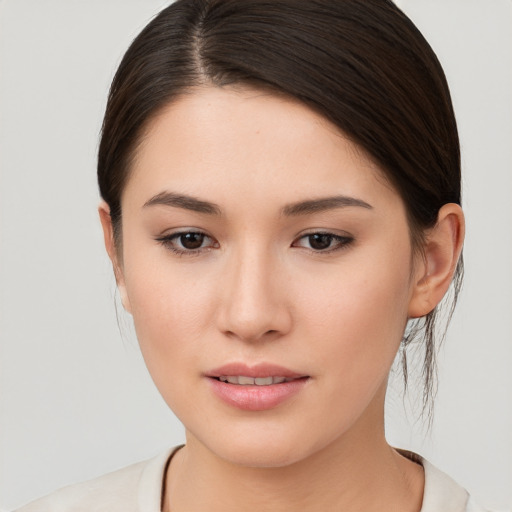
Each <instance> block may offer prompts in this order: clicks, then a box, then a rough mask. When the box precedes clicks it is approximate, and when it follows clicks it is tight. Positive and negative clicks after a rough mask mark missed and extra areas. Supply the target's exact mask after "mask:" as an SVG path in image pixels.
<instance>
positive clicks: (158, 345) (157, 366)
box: [125, 249, 214, 385]
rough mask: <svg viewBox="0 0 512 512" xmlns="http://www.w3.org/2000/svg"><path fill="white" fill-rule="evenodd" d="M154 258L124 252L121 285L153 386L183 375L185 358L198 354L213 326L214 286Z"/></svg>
mask: <svg viewBox="0 0 512 512" xmlns="http://www.w3.org/2000/svg"><path fill="white" fill-rule="evenodd" d="M155 252H157V253H159V254H158V255H157V256H156V257H155V256H153V255H151V251H146V252H143V250H140V249H139V250H137V249H135V250H132V251H131V252H130V253H129V252H128V250H126V254H129V256H128V258H126V259H125V284H126V289H127V294H128V298H129V301H130V306H131V313H132V316H133V321H134V325H135V330H136V333H137V338H138V340H139V344H140V347H141V351H142V354H143V356H144V359H145V361H146V364H147V366H148V369H149V371H150V373H151V374H152V376H153V378H154V380H155V381H156V382H157V381H159V380H160V378H166V379H168V378H169V374H170V372H172V373H173V374H174V373H175V371H181V370H182V369H183V368H184V367H186V366H184V364H185V363H186V357H187V354H194V353H195V352H196V353H199V351H200V350H201V347H200V344H201V343H203V342H204V333H205V330H207V329H208V327H209V325H210V324H211V320H210V319H211V308H212V307H213V305H212V301H211V298H212V293H213V292H212V287H213V286H214V284H213V283H212V282H211V280H208V279H205V278H204V277H202V276H201V272H200V269H198V268H197V266H195V267H194V266H192V267H194V270H192V268H191V269H190V270H187V268H186V266H185V267H184V266H179V267H177V266H176V265H171V264H170V263H169V261H168V259H167V258H166V257H165V254H164V255H163V256H162V254H161V251H155ZM157 385H158V384H157Z"/></svg>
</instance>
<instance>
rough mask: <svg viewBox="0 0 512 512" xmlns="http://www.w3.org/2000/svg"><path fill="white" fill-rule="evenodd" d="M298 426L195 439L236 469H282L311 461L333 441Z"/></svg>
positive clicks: (212, 433)
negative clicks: (306, 460)
mask: <svg viewBox="0 0 512 512" xmlns="http://www.w3.org/2000/svg"><path fill="white" fill-rule="evenodd" d="M298 423H299V425H297V424H295V428H293V427H294V425H287V426H285V425H272V424H268V423H266V424H260V425H257V426H254V425H252V426H251V427H250V428H236V427H234V426H233V428H231V429H230V431H229V434H228V435H226V431H225V430H222V431H212V430H209V432H208V433H206V436H204V437H199V436H193V437H195V441H199V442H200V443H201V444H202V445H203V446H204V447H205V448H206V449H207V450H208V451H210V452H211V453H212V454H213V455H214V456H216V457H219V458H220V459H222V460H224V461H226V462H228V463H231V464H234V465H236V466H243V467H251V468H282V467H286V466H291V465H293V464H296V463H298V462H300V461H303V460H305V459H307V458H309V457H311V456H312V455H314V454H315V453H317V452H319V451H322V449H324V448H325V447H326V446H328V445H329V444H331V443H332V442H333V441H334V439H332V438H331V437H330V436H319V437H320V438H318V437H317V436H318V434H319V433H318V432H316V434H317V436H315V432H314V430H315V429H312V428H311V427H309V428H306V427H307V425H300V422H298ZM301 426H303V427H304V428H300V427H301ZM239 427H240V426H239ZM245 427H248V426H247V425H246V426H245ZM287 427H288V428H287ZM297 427H299V428H297ZM333 437H336V436H333Z"/></svg>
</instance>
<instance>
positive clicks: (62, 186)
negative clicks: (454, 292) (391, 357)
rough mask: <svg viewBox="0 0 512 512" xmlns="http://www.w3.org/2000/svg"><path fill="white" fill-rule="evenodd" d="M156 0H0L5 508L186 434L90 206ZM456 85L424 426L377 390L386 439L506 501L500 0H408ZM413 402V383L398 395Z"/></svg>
mask: <svg viewBox="0 0 512 512" xmlns="http://www.w3.org/2000/svg"><path fill="white" fill-rule="evenodd" d="M166 3H167V2H163V1H158V0H87V1H85V0H82V1H81V0H9V1H8V0H3V1H1V0H0V66H1V68H0V172H1V174H0V177H1V182H0V336H1V345H0V415H1V416H0V429H1V430H0V508H1V507H6V508H11V507H15V506H17V505H20V504H21V503H23V502H25V501H27V500H29V499H31V498H34V497H36V496H38V495H41V494H44V493H47V492H49V491H51V490H53V489H55V488H57V487H59V486H62V485H65V484H68V483H70V482H75V481H79V480H83V479H86V478H89V477H92V476H95V475H98V474H101V473H104V472H106V471H109V470H112V469H116V468H118V467H120V466H123V465H126V464H128V463H130V462H132V461H136V460H139V459H142V458H147V457H150V456H152V455H154V454H156V453H157V452H158V451H160V450H162V449H163V448H165V447H167V446H170V445H173V444H176V443H179V442H181V441H182V440H183V429H182V427H181V426H180V424H179V422H178V421H177V420H176V419H175V418H174V417H173V415H172V414H171V413H170V412H169V411H168V409H167V407H166V406H165V404H164V403H163V401H162V399H161V398H160V397H159V395H158V393H157V392H156V390H155V389H154V387H153V385H152V383H151V381H150V378H149V376H148V374H147V372H146V370H145V368H144V366H143V363H142V362H141V359H140V355H139V352H138V348H137V344H136V341H135V339H134V336H133V334H132V332H131V329H130V322H129V318H128V319H127V318H126V317H124V316H123V315H122V314H121V324H122V326H123V331H124V333H125V334H124V340H123V339H122V338H121V336H120V334H119V330H118V326H117V323H116V314H115V308H114V302H115V301H114V289H115V287H114V280H113V277H112V273H111V270H110V266H109V262H108V261H107V258H106V256H105V254H104V250H103V246H102V238H101V233H100V227H99V223H98V221H97V215H96V205H97V202H98V195H97V191H96V182H95V155H96V148H97V134H98V131H99V128H100V123H101V117H102V113H103V108H104V104H105V100H106V94H107V89H108V86H109V83H110V80H111V78H112V75H113V72H114V70H115V67H116V65H117V64H118V63H119V60H120V58H121V55H122V53H123V51H124V50H125V49H126V48H127V46H128V44H129V42H130V41H131V40H132V38H133V37H134V36H135V35H136V34H137V32H138V31H139V30H140V29H141V28H142V27H143V26H144V25H145V24H146V22H147V21H148V20H149V18H150V17H151V16H152V15H153V14H154V13H156V12H157V11H158V10H159V9H160V8H161V7H163V6H164V4H166ZM400 3H401V5H402V6H403V8H404V10H405V12H406V13H408V14H409V16H410V17H411V18H412V19H413V21H415V23H416V24H417V25H418V26H419V28H420V29H421V30H422V31H423V32H424V34H425V35H426V37H427V39H429V41H430V42H431V44H432V46H433V47H434V49H435V50H436V52H437V53H438V56H439V58H440V60H441V61H442V63H443V65H444V66H445V70H446V73H447V76H448V79H449V82H450V84H451V87H452V92H453V97H454V103H455V109H456V112H457V117H458V121H459V126H460V135H461V141H462V149H463V163H464V173H465V179H464V196H465V200H464V204H465V209H466V214H467V223H468V237H467V242H466V245H465V258H466V265H467V267H466V268H467V274H466V282H465V289H464V292H463V295H462V298H461V301H460V304H459V308H458V311H457V313H456V315H455V318H454V321H453V325H452V328H451V330H450V332H449V335H448V341H447V343H446V344H445V345H444V348H443V350H442V352H441V359H442V364H441V375H440V376H441V386H440V391H439V395H438V399H437V410H436V418H435V423H434V427H433V430H432V431H431V433H430V434H427V435H425V433H424V431H423V430H422V428H421V426H420V425H419V424H418V423H415V422H414V417H413V416H411V415H409V416H407V415H406V414H405V413H404V410H403V407H402V402H401V399H400V397H399V395H398V394H392V395H391V397H390V400H389V409H388V412H389V419H388V437H389V439H390V442H392V443H394V444H395V445H397V446H401V447H405V448H411V449H414V450H417V451H419V452H420V453H422V454H423V455H424V456H426V457H427V458H429V459H430V460H431V461H432V462H433V463H435V464H437V465H438V466H440V467H441V468H442V469H444V470H445V471H446V472H448V473H450V474H451V475H452V476H454V477H455V478H456V479H457V480H458V481H459V482H460V483H462V484H463V485H464V486H466V487H467V488H468V489H470V490H471V491H472V492H473V493H474V494H475V496H476V497H477V498H478V499H479V500H480V501H481V502H482V503H483V504H485V505H487V506H489V507H493V508H496V509H500V510H506V509H510V508H512V435H511V434H512V371H511V367H512V320H511V319H512V292H511V290H512V265H511V262H512V229H511V226H512V206H511V205H512V197H511V196H512V177H511V174H512V173H511V168H512V166H511V164H512V158H511V144H512V130H511V118H512V102H511V91H512V78H511V59H512V55H511V53H512V37H511V10H512V7H511V6H512V3H511V2H510V0H486V1H484V0H479V1H477V0H403V1H402V2H400ZM415 400H417V397H416V395H414V394H412V395H411V398H410V402H412V403H414V402H415Z"/></svg>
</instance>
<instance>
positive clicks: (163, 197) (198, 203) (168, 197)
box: [144, 192, 221, 215]
mask: <svg viewBox="0 0 512 512" xmlns="http://www.w3.org/2000/svg"><path fill="white" fill-rule="evenodd" d="M156 205H162V206H172V207H174V208H183V209H185V210H191V211H193V212H198V213H206V214H208V215H220V214H221V209H220V207H219V206H218V205H216V204H215V203H210V202H209V201H203V200H201V199H197V198H196V197H192V196H188V195H184V194H176V193H174V192H161V193H160V194H157V195H156V196H153V197H152V198H151V199H149V200H148V201H146V202H145V203H144V208H146V207H148V206H156Z"/></svg>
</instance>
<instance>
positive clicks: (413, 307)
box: [409, 203, 464, 318]
mask: <svg viewBox="0 0 512 512" xmlns="http://www.w3.org/2000/svg"><path fill="white" fill-rule="evenodd" d="M463 242H464V214H463V213H462V209H461V207H460V206H459V205H458V204H454V203H448V204H445V205H444V206H443V207H442V208H441V209H440V210H439V214H438V217H437V223H436V225H435V226H434V227H433V228H432V229H431V230H429V231H428V233H427V234H426V239H425V245H424V251H423V259H421V260H420V258H418V261H417V262H416V268H415V274H414V287H413V293H412V297H411V301H410V302H409V318H419V317H422V316H425V315H427V314H428V313H430V312H431V311H432V310H433V309H434V308H435V307H436V306H437V305H438V304H439V302H441V300H442V298H443V297H444V295H445V293H446V292H447V291H448V288H449V286H450V283H451V282H452V278H453V274H454V273H455V269H456V267H457V262H458V261H459V256H460V253H461V251H462V244H463Z"/></svg>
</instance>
